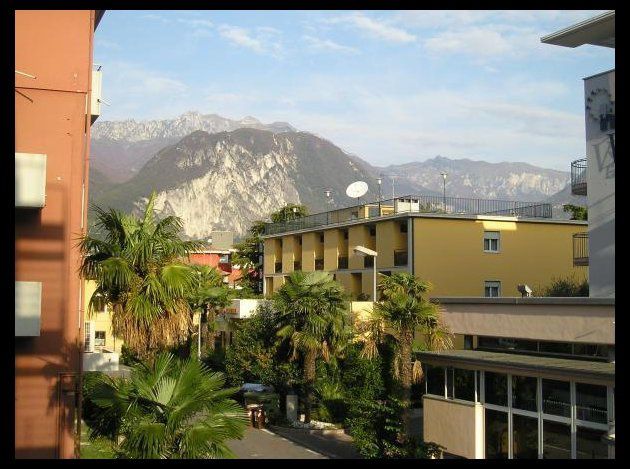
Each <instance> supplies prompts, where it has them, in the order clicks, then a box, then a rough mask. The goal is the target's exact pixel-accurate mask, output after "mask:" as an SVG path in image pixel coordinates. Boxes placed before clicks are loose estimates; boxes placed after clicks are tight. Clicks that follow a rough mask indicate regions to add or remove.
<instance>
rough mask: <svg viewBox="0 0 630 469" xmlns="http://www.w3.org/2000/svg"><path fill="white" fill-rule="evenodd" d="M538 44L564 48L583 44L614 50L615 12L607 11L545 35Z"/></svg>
mask: <svg viewBox="0 0 630 469" xmlns="http://www.w3.org/2000/svg"><path fill="white" fill-rule="evenodd" d="M540 42H543V43H545V44H554V45H556V46H564V47H578V46H581V45H584V44H591V45H594V46H603V47H612V48H613V49H614V48H615V11H614V10H612V11H607V12H606V13H602V14H601V15H597V16H594V17H593V18H589V19H587V20H585V21H581V22H579V23H576V24H574V25H572V26H569V27H567V28H564V29H561V30H560V31H556V32H555V33H551V34H547V35H546V36H543V37H541V38H540Z"/></svg>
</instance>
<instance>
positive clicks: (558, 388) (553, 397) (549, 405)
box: [542, 379, 571, 418]
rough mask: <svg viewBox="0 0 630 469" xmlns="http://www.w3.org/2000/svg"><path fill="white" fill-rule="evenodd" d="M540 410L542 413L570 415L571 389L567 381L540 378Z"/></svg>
mask: <svg viewBox="0 0 630 469" xmlns="http://www.w3.org/2000/svg"><path fill="white" fill-rule="evenodd" d="M542 411H543V413H544V414H550V415H561V416H562V417H569V418H570V417H571V391H570V384H569V382H568V381H556V380H554V379H543V380H542Z"/></svg>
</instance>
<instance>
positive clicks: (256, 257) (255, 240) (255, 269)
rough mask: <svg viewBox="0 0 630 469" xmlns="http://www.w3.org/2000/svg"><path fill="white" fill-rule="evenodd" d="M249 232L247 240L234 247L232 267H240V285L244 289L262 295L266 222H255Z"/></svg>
mask: <svg viewBox="0 0 630 469" xmlns="http://www.w3.org/2000/svg"><path fill="white" fill-rule="evenodd" d="M247 232H248V234H247V236H246V237H245V239H243V240H242V241H241V242H240V243H237V244H235V245H234V248H235V249H236V252H235V253H234V254H233V256H232V265H238V266H239V268H240V269H241V272H242V276H241V280H240V281H239V283H240V284H241V286H242V287H243V288H245V289H250V290H252V291H253V292H254V293H262V289H261V288H260V287H259V284H260V281H261V280H262V275H261V269H262V255H263V249H262V243H263V239H262V235H263V234H264V232H265V222H264V221H261V220H257V221H255V222H254V223H252V226H251V227H250V228H249V230H248V231H247Z"/></svg>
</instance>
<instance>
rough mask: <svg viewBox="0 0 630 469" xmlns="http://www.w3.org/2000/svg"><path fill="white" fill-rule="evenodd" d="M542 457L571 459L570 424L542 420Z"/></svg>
mask: <svg viewBox="0 0 630 469" xmlns="http://www.w3.org/2000/svg"><path fill="white" fill-rule="evenodd" d="M543 458H545V459H571V426H570V425H568V424H565V423H559V422H550V421H548V420H544V421H543Z"/></svg>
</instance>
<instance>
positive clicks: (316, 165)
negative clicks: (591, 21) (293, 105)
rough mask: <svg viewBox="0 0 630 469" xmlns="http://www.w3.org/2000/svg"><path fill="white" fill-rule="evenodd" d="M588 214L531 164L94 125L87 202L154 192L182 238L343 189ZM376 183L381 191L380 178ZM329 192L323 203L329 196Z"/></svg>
mask: <svg viewBox="0 0 630 469" xmlns="http://www.w3.org/2000/svg"><path fill="white" fill-rule="evenodd" d="M441 173H446V195H447V196H455V197H473V198H497V199H507V200H524V201H549V202H551V203H553V204H554V208H555V209H556V211H557V213H558V214H559V215H560V216H568V215H563V214H562V211H561V205H562V204H563V203H574V204H577V205H584V202H585V200H584V199H585V198H583V197H577V196H572V195H571V194H570V189H569V188H568V185H567V184H568V182H569V173H568V172H565V171H556V170H551V169H545V168H539V167H536V166H533V165H530V164H527V163H487V162H484V161H473V160H469V159H450V158H446V157H442V156H436V157H434V158H430V159H427V160H425V161H422V162H413V163H406V164H402V165H391V166H387V167H377V166H372V165H370V164H369V163H368V162H366V161H364V160H363V159H361V158H360V157H359V156H357V155H352V154H349V153H346V152H344V151H343V150H341V149H340V148H339V147H337V146H336V145H334V144H333V143H332V142H330V141H328V140H326V139H323V138H321V137H318V136H315V135H313V134H311V133H308V132H300V131H297V130H296V129H295V128H294V127H292V126H291V125H290V124H287V123H283V122H275V123H272V124H263V123H261V122H260V121H258V120H257V119H255V118H252V117H246V118H244V119H242V120H240V121H236V120H231V119H226V118H223V117H221V116H217V115H215V114H210V115H202V114H199V113H196V112H188V113H186V114H183V115H181V116H179V117H177V118H176V119H170V120H169V119H165V120H153V121H140V122H137V121H134V120H126V121H114V122H111V121H110V122H108V121H105V122H97V123H95V124H94V126H93V128H92V144H91V168H90V201H91V202H92V203H95V204H98V205H101V206H110V207H114V208H117V209H121V210H132V211H134V210H135V211H138V210H140V209H141V207H142V206H143V204H144V203H145V202H146V200H147V197H148V195H149V194H150V193H151V191H152V190H155V191H156V193H157V200H156V209H157V210H158V211H160V212H161V213H162V214H175V215H178V216H180V217H182V218H183V220H184V229H185V234H186V235H187V236H188V237H191V238H202V237H205V236H207V235H208V234H209V233H211V232H212V231H213V230H232V231H235V232H236V233H237V235H242V234H244V233H245V231H246V230H247V228H248V227H249V225H250V224H251V222H252V221H254V220H257V219H264V218H265V217H266V216H268V214H269V213H271V212H272V211H274V210H277V209H278V208H280V207H282V206H284V205H285V204H287V203H302V204H306V205H307V206H308V207H309V209H310V211H311V213H316V212H320V211H326V210H330V209H332V208H337V207H341V206H346V205H350V204H352V203H353V202H354V200H351V199H349V198H348V197H347V196H346V195H345V188H346V187H347V185H348V184H350V183H351V182H353V181H356V180H363V181H365V182H366V183H367V184H368V188H369V191H368V195H366V198H367V199H370V200H376V199H377V197H378V194H379V189H380V192H381V194H382V197H383V198H384V199H387V198H390V197H391V196H392V193H393V192H395V194H396V195H397V196H400V195H406V194H425V195H441V194H442V191H443V183H444V180H443V177H442V175H441ZM379 177H380V178H381V181H382V184H381V186H380V187H379V185H378V184H377V178H379ZM326 192H328V194H329V197H327V196H326Z"/></svg>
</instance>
